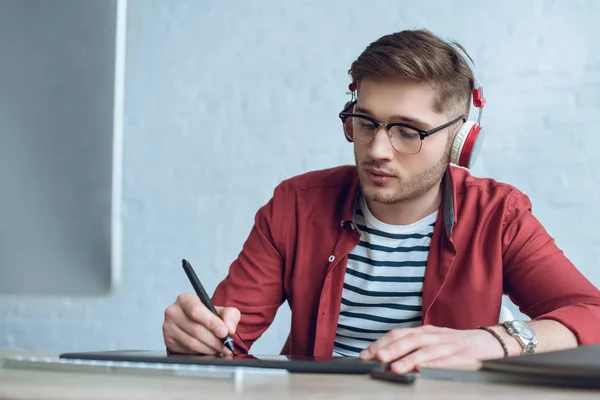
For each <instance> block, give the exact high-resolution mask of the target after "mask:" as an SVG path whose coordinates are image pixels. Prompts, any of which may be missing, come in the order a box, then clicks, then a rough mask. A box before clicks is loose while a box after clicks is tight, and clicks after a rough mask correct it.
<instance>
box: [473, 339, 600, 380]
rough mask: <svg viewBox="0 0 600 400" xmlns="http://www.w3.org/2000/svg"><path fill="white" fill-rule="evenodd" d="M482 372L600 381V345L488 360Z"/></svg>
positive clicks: (484, 363)
mask: <svg viewBox="0 0 600 400" xmlns="http://www.w3.org/2000/svg"><path fill="white" fill-rule="evenodd" d="M482 370H484V371H498V372H508V373H516V374H524V375H543V376H548V377H554V376H555V377H560V378H568V377H577V378H591V379H597V380H598V381H600V344H599V345H588V346H579V347H577V348H574V349H568V350H560V351H553V352H547V353H538V354H533V355H525V356H519V357H509V358H500V359H497V360H487V361H483V363H482Z"/></svg>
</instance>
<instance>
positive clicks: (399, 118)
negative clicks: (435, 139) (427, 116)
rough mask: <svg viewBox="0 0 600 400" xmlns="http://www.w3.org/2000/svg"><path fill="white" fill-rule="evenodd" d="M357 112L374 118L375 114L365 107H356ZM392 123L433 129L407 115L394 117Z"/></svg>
mask: <svg viewBox="0 0 600 400" xmlns="http://www.w3.org/2000/svg"><path fill="white" fill-rule="evenodd" d="M354 110H355V111H356V112H358V113H361V114H366V115H368V116H373V114H372V113H371V111H369V110H368V109H366V108H364V107H356V108H355V109H354ZM390 120H391V121H402V122H406V123H408V124H413V125H419V126H422V127H425V128H426V129H425V130H427V129H430V128H431V125H430V124H428V123H427V122H425V121H422V120H420V119H417V118H411V117H407V116H405V115H392V117H391V118H390Z"/></svg>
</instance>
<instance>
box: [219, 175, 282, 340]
mask: <svg viewBox="0 0 600 400" xmlns="http://www.w3.org/2000/svg"><path fill="white" fill-rule="evenodd" d="M284 196H285V193H284V191H283V190H282V188H281V185H280V186H278V187H277V188H276V189H275V193H274V195H273V197H272V198H271V199H270V200H269V201H268V203H267V204H265V205H264V206H262V207H261V208H260V209H259V210H258V212H257V213H256V215H255V218H254V225H253V227H252V230H251V231H250V234H249V236H248V238H247V239H246V241H245V243H244V245H243V247H242V250H241V252H240V253H239V255H238V257H237V258H236V259H235V260H234V261H233V263H232V264H231V266H230V267H229V272H228V274H227V276H226V277H225V279H224V280H223V281H222V282H221V283H220V284H219V285H218V286H217V288H216V289H215V293H214V294H213V298H212V301H213V303H214V304H215V305H217V306H222V307H236V308H238V309H239V310H240V313H241V319H240V323H239V324H238V327H237V333H238V334H239V335H240V336H241V337H242V339H244V341H245V342H246V343H247V345H245V344H244V343H242V342H241V341H239V339H238V337H237V335H233V339H234V341H235V343H236V345H237V347H238V348H239V349H241V350H243V352H248V351H249V349H250V347H251V346H252V344H253V343H254V342H255V341H256V340H257V339H258V338H259V337H260V336H261V335H262V334H263V333H264V331H265V330H266V329H267V328H268V327H269V326H270V325H271V323H272V322H273V319H274V318H275V315H276V313H277V310H278V309H279V307H280V306H281V304H282V303H283V302H284V301H285V292H284V289H283V268H284V258H283V254H284V253H283V252H282V251H281V243H282V242H281V241H279V240H277V238H278V237H279V238H280V237H281V236H280V234H281V232H284V231H285V227H284V225H285V221H286V213H285V212H284V209H285V205H284V202H285V201H284Z"/></svg>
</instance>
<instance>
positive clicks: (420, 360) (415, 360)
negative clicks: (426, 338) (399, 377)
mask: <svg viewBox="0 0 600 400" xmlns="http://www.w3.org/2000/svg"><path fill="white" fill-rule="evenodd" d="M449 356H456V357H458V356H459V355H458V354H457V347H456V346H455V345H452V344H441V345H429V346H425V347H423V348H421V349H419V350H416V351H414V352H412V353H410V354H409V355H407V356H405V357H403V358H402V359H400V360H398V361H394V362H393V363H392V364H391V365H390V369H391V370H392V371H393V372H395V373H397V374H405V373H407V372H409V371H412V370H413V369H415V368H417V367H418V366H420V365H423V364H426V363H427V362H429V361H433V360H436V359H439V358H446V357H449Z"/></svg>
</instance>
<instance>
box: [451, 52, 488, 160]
mask: <svg viewBox="0 0 600 400" xmlns="http://www.w3.org/2000/svg"><path fill="white" fill-rule="evenodd" d="M449 44H450V45H451V46H453V47H454V48H455V49H456V50H457V51H458V52H459V53H461V54H463V56H462V57H463V59H464V60H465V61H466V62H467V63H468V64H469V65H470V66H471V71H473V79H474V89H473V91H472V96H473V105H474V106H475V107H476V108H478V109H479V114H478V116H477V122H475V121H470V120H467V121H465V122H464V123H463V125H462V126H461V127H460V129H459V130H458V133H457V134H456V136H455V138H454V142H453V143H452V150H451V153H450V162H452V163H453V164H456V165H458V166H460V167H464V168H471V167H472V166H473V165H474V164H475V160H476V159H477V156H478V155H479V149H480V148H481V144H482V142H483V138H484V131H483V128H482V127H481V125H480V122H481V112H482V110H483V106H485V98H484V97H483V86H482V85H480V84H479V82H478V80H477V78H476V77H475V65H473V63H472V62H471V60H470V59H469V57H468V56H467V55H466V54H464V51H463V50H462V49H461V48H460V47H458V46H456V45H455V44H454V43H449Z"/></svg>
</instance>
